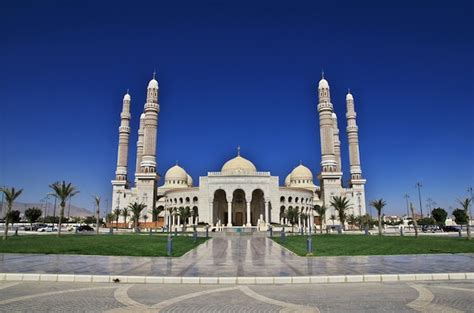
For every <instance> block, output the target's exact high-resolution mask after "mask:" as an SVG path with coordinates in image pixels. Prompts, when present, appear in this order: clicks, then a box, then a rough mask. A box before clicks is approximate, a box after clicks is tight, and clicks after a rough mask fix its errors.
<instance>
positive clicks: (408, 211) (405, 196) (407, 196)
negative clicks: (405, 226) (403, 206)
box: [403, 194, 410, 218]
mask: <svg viewBox="0 0 474 313" xmlns="http://www.w3.org/2000/svg"><path fill="white" fill-rule="evenodd" d="M403 198H405V200H406V201H407V218H409V217H410V205H409V204H408V199H410V196H409V195H407V194H405V195H404V196H403Z"/></svg>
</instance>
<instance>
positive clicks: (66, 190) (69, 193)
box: [49, 180, 79, 237]
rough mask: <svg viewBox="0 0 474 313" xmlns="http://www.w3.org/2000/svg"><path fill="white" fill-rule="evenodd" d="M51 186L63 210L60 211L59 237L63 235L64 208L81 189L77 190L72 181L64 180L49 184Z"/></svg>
mask: <svg viewBox="0 0 474 313" xmlns="http://www.w3.org/2000/svg"><path fill="white" fill-rule="evenodd" d="M49 188H51V189H52V190H53V193H52V195H53V196H54V197H56V198H57V199H58V200H59V206H60V207H61V210H60V211H59V225H58V237H59V236H61V226H62V222H63V218H64V208H65V207H66V202H67V201H68V200H69V199H71V198H72V197H73V196H75V195H77V194H78V193H79V191H77V190H76V187H74V186H73V185H72V184H71V183H66V182H65V181H64V180H63V181H62V182H61V183H60V182H55V183H53V184H51V185H49Z"/></svg>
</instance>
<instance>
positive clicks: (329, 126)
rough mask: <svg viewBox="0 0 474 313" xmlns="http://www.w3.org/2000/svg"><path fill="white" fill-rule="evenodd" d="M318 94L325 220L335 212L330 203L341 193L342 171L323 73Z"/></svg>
mask: <svg viewBox="0 0 474 313" xmlns="http://www.w3.org/2000/svg"><path fill="white" fill-rule="evenodd" d="M318 95H319V104H318V112H319V131H320V136H321V173H320V174H319V179H320V182H321V191H322V192H321V200H323V204H324V205H325V206H326V207H327V208H329V210H330V212H328V213H327V214H326V222H328V221H329V220H328V218H329V217H330V216H331V214H336V212H335V210H334V208H333V207H331V205H330V203H331V201H332V198H333V197H334V196H335V195H341V193H342V181H341V178H342V173H341V172H340V171H339V170H338V165H337V163H338V162H337V157H336V148H335V146H336V145H335V139H336V137H335V136H336V135H335V130H334V128H335V127H334V118H333V113H334V112H333V106H332V103H331V94H330V92H329V84H328V82H327V80H326V79H324V73H323V76H322V78H321V80H320V81H319V85H318ZM339 168H340V167H339Z"/></svg>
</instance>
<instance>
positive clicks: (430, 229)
mask: <svg viewBox="0 0 474 313" xmlns="http://www.w3.org/2000/svg"><path fill="white" fill-rule="evenodd" d="M421 231H422V232H424V233H427V232H431V233H436V232H442V231H443V230H442V229H441V227H439V226H438V225H423V226H421Z"/></svg>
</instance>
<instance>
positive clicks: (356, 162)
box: [346, 91, 362, 181]
mask: <svg viewBox="0 0 474 313" xmlns="http://www.w3.org/2000/svg"><path fill="white" fill-rule="evenodd" d="M346 105H347V113H346V118H347V129H346V130H347V139H348V142H349V164H350V173H351V181H352V180H353V179H361V178H362V170H361V168H360V156H359V131H358V127H357V123H356V116H357V114H356V112H355V109H354V97H353V96H352V94H351V93H350V91H349V92H348V93H347V95H346Z"/></svg>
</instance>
